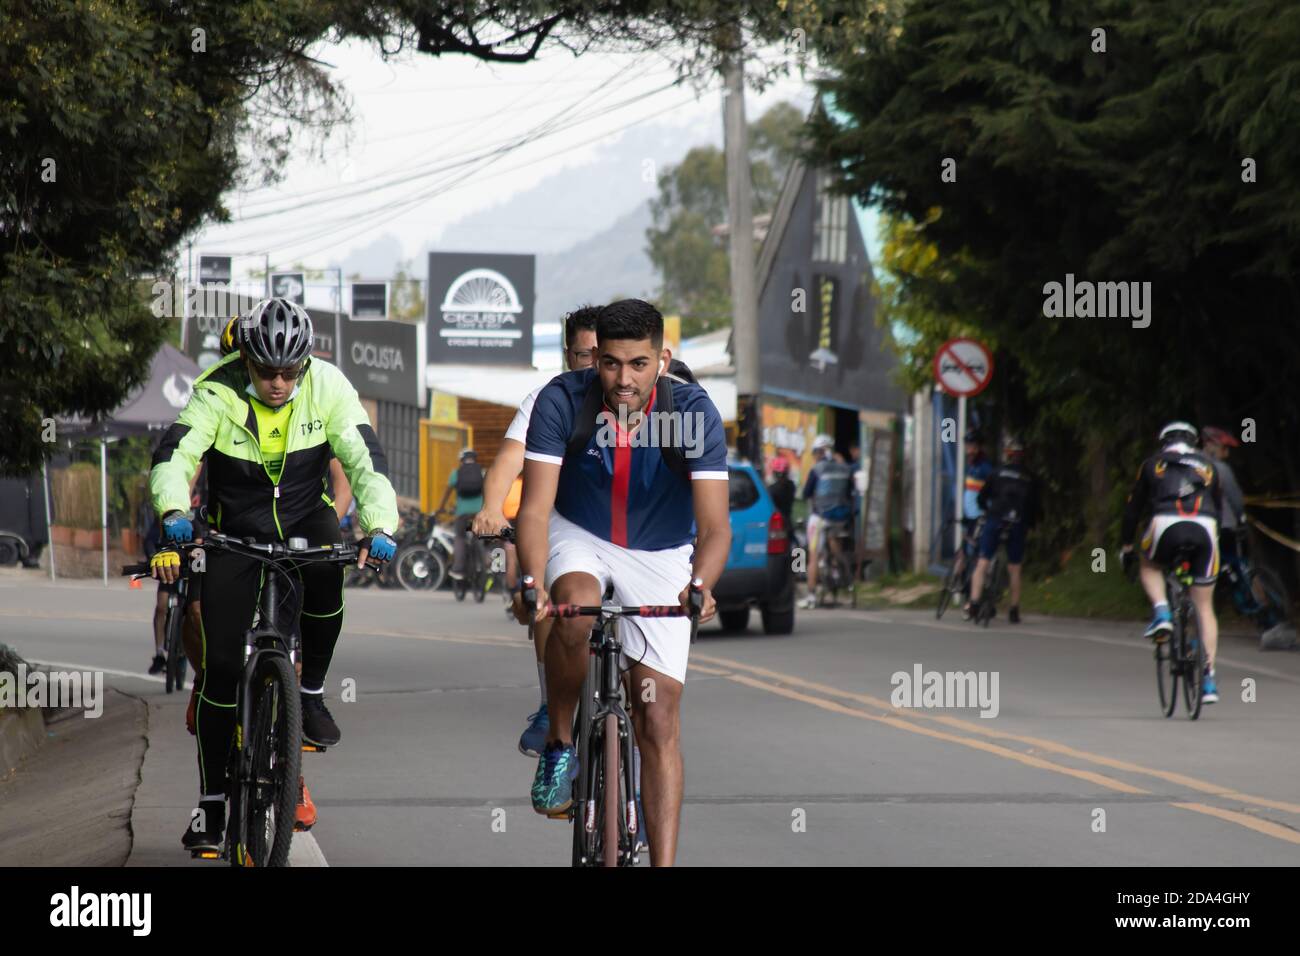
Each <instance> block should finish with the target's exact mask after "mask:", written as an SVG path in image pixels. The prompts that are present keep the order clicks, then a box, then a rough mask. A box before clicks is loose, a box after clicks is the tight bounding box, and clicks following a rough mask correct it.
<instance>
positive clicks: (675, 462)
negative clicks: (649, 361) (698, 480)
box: [654, 359, 691, 481]
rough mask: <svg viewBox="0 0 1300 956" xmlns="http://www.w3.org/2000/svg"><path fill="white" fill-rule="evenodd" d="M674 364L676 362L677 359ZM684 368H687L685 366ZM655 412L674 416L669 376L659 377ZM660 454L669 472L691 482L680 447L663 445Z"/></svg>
mask: <svg viewBox="0 0 1300 956" xmlns="http://www.w3.org/2000/svg"><path fill="white" fill-rule="evenodd" d="M674 362H676V360H675V359H674ZM677 364H681V363H677ZM682 368H686V366H685V365H683V366H682ZM687 374H688V375H689V374H690V372H689V370H688V371H687ZM654 410H655V411H657V412H667V413H668V414H672V411H673V380H672V379H671V378H669V377H668V376H664V375H661V376H660V377H659V382H658V390H657V391H656V392H655V409H654ZM679 437H680V436H679ZM659 454H661V455H663V458H664V464H665V465H667V466H668V470H669V471H671V472H672V473H673V474H674V475H676V476H677V477H678V478H680V479H682V480H683V481H690V480H691V473H690V471H689V470H687V467H686V456H685V455H683V454H682V449H681V447H680V446H679V445H661V446H660V447H659Z"/></svg>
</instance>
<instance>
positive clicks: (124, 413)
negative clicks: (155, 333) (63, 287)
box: [57, 343, 199, 438]
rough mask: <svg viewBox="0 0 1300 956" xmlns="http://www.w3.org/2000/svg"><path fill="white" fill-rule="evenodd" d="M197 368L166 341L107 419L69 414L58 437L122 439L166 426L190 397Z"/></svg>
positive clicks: (59, 428)
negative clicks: (146, 371) (143, 375)
mask: <svg viewBox="0 0 1300 956" xmlns="http://www.w3.org/2000/svg"><path fill="white" fill-rule="evenodd" d="M198 377H199V367H198V365H196V364H195V363H194V362H193V361H191V360H190V359H189V358H187V357H186V356H185V355H184V354H182V353H181V352H180V351H179V350H178V349H176V348H175V347H173V346H172V345H170V344H168V343H164V344H163V347H162V348H160V349H159V350H158V353H157V354H156V355H155V356H154V357H153V362H152V363H151V364H150V366H149V377H148V379H146V380H145V383H144V384H143V385H141V386H140V387H139V388H137V389H136V390H135V391H133V392H131V394H130V395H128V396H127V397H126V401H124V402H123V403H122V404H121V405H120V406H118V407H117V408H116V409H115V410H114V411H113V412H112V413H111V414H110V415H109V416H108V417H107V418H103V419H99V420H95V419H85V418H78V417H75V416H74V417H72V418H68V419H62V420H60V421H59V423H58V426H57V432H58V435H59V436H60V437H67V438H85V437H94V438H98V437H101V436H109V437H114V438H124V437H126V436H128V435H141V434H144V433H146V432H149V431H154V430H157V429H161V428H166V427H167V426H168V425H170V424H171V423H172V422H174V421H176V416H177V415H179V414H180V413H181V409H182V408H184V407H185V403H186V402H188V401H189V400H190V392H191V390H192V389H193V386H194V380H195V379H196V378H198Z"/></svg>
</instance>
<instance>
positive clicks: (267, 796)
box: [230, 654, 302, 867]
mask: <svg viewBox="0 0 1300 956" xmlns="http://www.w3.org/2000/svg"><path fill="white" fill-rule="evenodd" d="M247 704H248V706H249V707H250V708H251V714H252V718H251V720H250V721H249V734H248V740H247V741H245V747H248V748H251V754H250V758H251V759H250V760H249V761H245V762H244V764H243V765H244V766H245V767H247V768H248V770H249V772H250V777H249V779H246V780H240V781H237V782H236V786H235V787H234V790H233V792H232V798H231V814H232V817H234V818H235V820H234V822H235V825H236V827H237V829H236V831H235V832H236V834H237V836H238V839H237V840H236V843H235V846H234V848H233V850H232V852H231V854H230V862H231V864H232V865H234V866H276V867H280V866H288V864H289V846H290V843H291V842H292V840H293V821H294V810H295V806H296V804H297V802H298V776H299V774H300V773H301V771H302V705H301V702H300V700H299V697H298V683H297V679H296V678H295V677H294V673H293V668H292V667H291V666H290V665H289V660H288V658H286V657H283V656H281V655H278V654H276V655H272V656H269V657H264V658H263V659H262V661H261V662H260V663H259V664H258V668H257V673H256V674H255V675H254V677H253V682H252V686H251V699H250V700H249V701H248V702H247Z"/></svg>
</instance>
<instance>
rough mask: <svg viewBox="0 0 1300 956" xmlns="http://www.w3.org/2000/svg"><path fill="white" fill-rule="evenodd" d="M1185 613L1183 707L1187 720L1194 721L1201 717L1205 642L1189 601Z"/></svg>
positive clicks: (1194, 609)
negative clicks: (1185, 710) (1185, 709)
mask: <svg viewBox="0 0 1300 956" xmlns="http://www.w3.org/2000/svg"><path fill="white" fill-rule="evenodd" d="M1185 613H1186V618H1185V619H1184V624H1183V628H1182V632H1183V634H1182V637H1183V643H1182V648H1181V650H1182V658H1183V705H1184V706H1185V707H1186V708H1187V719H1188V720H1196V718H1198V717H1200V716H1201V705H1202V703H1203V694H1204V691H1205V641H1203V640H1202V639H1201V629H1200V621H1199V620H1198V619H1197V617H1196V608H1195V607H1194V606H1193V605H1192V604H1191V602H1190V601H1189V602H1188V605H1187V608H1186V609H1185Z"/></svg>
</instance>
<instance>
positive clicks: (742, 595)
mask: <svg viewBox="0 0 1300 956" xmlns="http://www.w3.org/2000/svg"><path fill="white" fill-rule="evenodd" d="M727 478H728V483H729V486H730V498H731V501H730V511H731V553H730V554H729V555H728V556H727V567H726V569H725V570H724V571H723V572H722V577H720V578H719V579H718V583H717V584H716V585H715V586H714V588H713V597H714V599H715V600H716V601H717V602H718V619H719V620H720V621H721V623H722V628H723V630H726V631H743V630H745V628H746V627H748V626H749V609H750V608H751V607H753V606H755V605H757V607H758V611H759V614H760V615H761V616H762V619H763V631H764V633H766V634H789V633H790V632H791V631H793V630H794V598H795V592H794V571H793V569H792V568H791V566H790V529H789V528H787V527H786V521H785V516H784V515H782V514H781V512H780V511H778V510H777V508H776V505H775V504H773V503H772V496H771V495H769V494H768V492H767V488H766V487H765V486H764V485H763V477H762V475H760V474H759V473H758V469H756V468H755V467H754V466H753V465H751V464H750V463H749V462H748V461H745V460H743V459H733V460H731V461H728V462H727Z"/></svg>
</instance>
